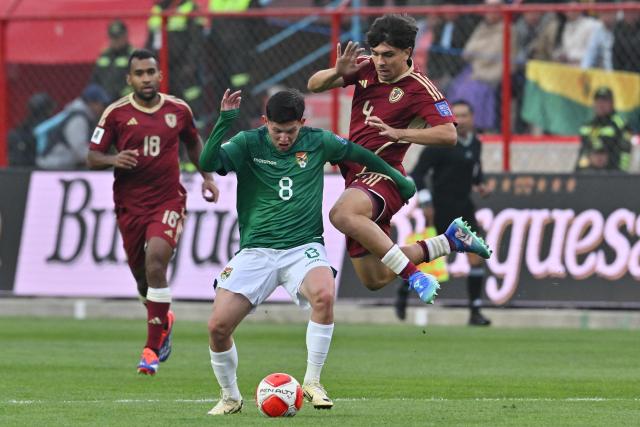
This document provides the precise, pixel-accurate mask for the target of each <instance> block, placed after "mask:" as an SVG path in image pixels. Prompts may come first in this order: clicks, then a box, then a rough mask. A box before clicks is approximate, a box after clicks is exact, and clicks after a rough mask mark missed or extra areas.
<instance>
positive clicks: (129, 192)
mask: <svg viewBox="0 0 640 427" xmlns="http://www.w3.org/2000/svg"><path fill="white" fill-rule="evenodd" d="M180 140H182V141H183V142H184V143H186V144H187V145H189V146H191V145H192V144H195V143H197V142H198V132H197V130H196V127H195V123H194V120H193V114H192V112H191V109H190V108H189V106H188V105H187V103H186V102H184V101H182V100H181V99H178V98H175V97H173V96H170V95H166V94H162V93H161V94H160V103H159V104H158V105H156V106H155V107H153V108H145V107H143V106H142V105H140V104H138V103H136V102H135V100H134V98H133V94H131V95H129V96H126V97H124V98H122V99H120V100H118V101H116V102H114V103H113V104H111V105H110V106H109V107H108V108H107V109H106V110H105V112H104V114H103V115H102V118H101V119H100V122H99V123H98V126H97V127H96V129H95V130H94V132H93V136H92V137H91V144H89V146H90V149H91V150H96V151H101V152H103V153H106V152H108V151H109V149H110V148H111V146H113V147H115V148H116V150H117V151H122V150H137V151H138V164H137V166H136V167H134V168H132V169H121V168H116V169H115V170H114V176H115V181H114V183H113V199H114V202H115V205H116V208H124V209H126V211H127V212H130V213H132V214H134V215H142V214H148V213H149V212H150V211H154V210H155V209H157V208H158V206H160V205H162V204H163V203H164V202H166V201H168V200H172V199H177V198H182V199H184V197H185V194H186V191H185V190H184V188H183V187H182V185H181V184H180V162H179V156H178V148H179V145H180Z"/></svg>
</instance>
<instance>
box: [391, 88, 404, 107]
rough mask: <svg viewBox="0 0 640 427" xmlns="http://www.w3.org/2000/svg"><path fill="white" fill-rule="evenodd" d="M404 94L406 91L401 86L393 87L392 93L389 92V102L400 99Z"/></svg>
mask: <svg viewBox="0 0 640 427" xmlns="http://www.w3.org/2000/svg"><path fill="white" fill-rule="evenodd" d="M403 96H404V91H403V90H402V89H400V88H399V87H394V88H393V89H391V93H390V94H389V102H390V103H392V104H393V103H396V102H398V101H400V99H401V98H402V97H403Z"/></svg>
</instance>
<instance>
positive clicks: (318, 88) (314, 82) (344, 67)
mask: <svg viewBox="0 0 640 427" xmlns="http://www.w3.org/2000/svg"><path fill="white" fill-rule="evenodd" d="M336 50H337V54H336V66H335V67H333V68H328V69H326V70H320V71H318V72H316V73H315V74H314V75H313V76H311V78H309V81H308V82H307V88H308V89H309V90H310V91H311V92H315V93H318V92H324V91H325V90H329V89H334V88H337V87H342V86H343V85H344V79H343V77H345V76H349V75H351V74H354V73H357V72H358V70H360V69H361V68H362V67H364V66H365V65H367V63H368V62H369V61H368V60H365V61H362V62H360V63H358V62H357V59H358V56H359V55H360V54H361V53H362V52H363V51H364V49H363V48H361V47H359V45H358V43H357V42H352V41H350V42H349V43H347V46H346V47H345V48H344V52H342V48H341V46H340V43H338V45H337V46H336Z"/></svg>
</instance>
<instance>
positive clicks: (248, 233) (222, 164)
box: [200, 90, 415, 415]
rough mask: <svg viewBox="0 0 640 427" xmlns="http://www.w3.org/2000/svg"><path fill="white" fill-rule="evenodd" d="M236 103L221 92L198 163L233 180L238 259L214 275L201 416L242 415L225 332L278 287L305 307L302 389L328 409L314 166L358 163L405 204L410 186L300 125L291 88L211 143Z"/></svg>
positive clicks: (323, 260) (324, 275)
mask: <svg viewBox="0 0 640 427" xmlns="http://www.w3.org/2000/svg"><path fill="white" fill-rule="evenodd" d="M240 102H241V94H240V91H238V92H234V93H230V92H229V90H227V91H226V92H225V94H224V96H223V98H222V102H221V113H220V117H219V118H218V121H217V123H216V126H215V128H214V129H213V131H212V133H211V135H210V136H209V138H208V140H207V143H206V145H205V147H204V150H203V152H202V155H201V156H200V164H201V165H202V168H203V169H204V170H206V171H209V172H213V171H215V172H217V173H218V174H222V175H224V174H226V173H227V172H232V171H233V172H235V173H236V177H237V180H238V190H237V209H238V222H239V227H240V252H238V253H237V254H236V256H235V257H234V258H233V259H232V260H231V261H229V263H228V264H227V266H226V267H225V268H224V269H223V270H222V272H220V274H219V275H218V276H217V277H216V282H215V283H216V298H215V301H214V303H213V311H212V314H211V317H210V318H209V324H208V328H209V345H210V354H211V366H212V367H213V372H214V374H215V376H216V379H217V380H218V383H219V384H220V387H221V389H222V391H221V399H220V401H219V402H218V403H217V404H216V405H215V406H214V407H213V409H211V411H209V414H210V415H224V414H232V413H235V412H239V411H240V410H241V409H242V396H241V394H240V391H239V390H238V385H237V382H236V369H237V366H238V353H237V351H236V347H235V343H234V340H233V337H232V334H233V331H234V330H235V328H236V327H237V326H238V324H240V322H241V321H242V319H244V318H245V316H247V314H249V312H250V311H251V310H252V309H254V308H255V307H256V306H257V305H259V304H260V303H262V302H263V301H264V300H266V299H267V298H268V297H269V295H271V293H272V292H273V291H274V290H275V289H276V288H277V287H278V286H279V285H281V286H283V287H284V288H285V289H286V290H287V292H288V293H289V295H290V296H291V298H292V300H293V301H294V302H295V303H296V304H297V305H299V306H301V307H305V308H306V307H309V306H310V307H311V317H310V320H309V324H308V327H307V336H306V342H307V351H308V356H307V371H306V374H305V376H304V381H303V386H302V387H303V390H304V395H305V398H306V399H307V400H309V401H310V402H311V403H312V404H313V406H314V407H315V408H317V409H329V408H331V407H332V406H333V402H332V401H331V399H330V398H329V397H328V396H327V393H326V391H325V390H324V388H323V386H322V385H321V384H320V372H321V370H322V367H323V365H324V362H325V360H326V358H327V354H328V352H329V346H330V344H331V336H332V334H333V301H334V299H335V281H334V275H333V272H332V270H331V266H330V265H329V262H328V261H327V255H326V250H325V247H324V242H323V237H322V235H323V227H322V193H323V185H324V165H325V163H326V162H332V163H336V162H340V161H343V160H349V161H352V162H357V163H360V164H363V165H365V166H367V167H368V168H369V169H370V170H372V171H375V172H378V173H381V174H384V175H385V176H389V177H390V178H391V179H392V180H393V181H394V182H395V183H396V185H397V186H398V191H399V192H400V194H401V195H402V197H403V198H404V199H405V200H408V199H409V198H410V197H411V196H412V195H413V194H414V193H415V186H414V184H413V182H412V181H410V180H408V179H406V178H405V177H403V176H402V174H401V173H400V172H398V171H397V170H395V169H393V168H392V167H391V166H389V165H388V164H387V163H386V162H385V161H384V160H382V159H380V158H379V157H378V156H376V155H375V154H373V153H372V152H370V151H369V150H367V149H365V148H362V147H360V146H358V145H356V144H353V143H351V142H349V141H347V140H345V139H343V138H341V137H339V136H337V135H335V134H334V133H332V132H329V131H326V130H322V129H314V128H310V127H306V126H304V122H305V120H304V118H303V113H304V98H303V96H302V94H300V92H298V91H296V90H284V91H281V92H278V93H276V94H275V95H273V96H272V97H271V98H269V100H268V101H267V106H266V117H265V116H263V121H264V124H265V125H264V126H262V127H260V128H258V129H253V130H250V131H245V132H240V133H238V134H237V135H236V136H234V137H233V138H231V140H229V142H228V143H226V144H224V145H221V143H222V139H223V137H224V134H225V132H226V131H227V130H228V128H229V127H230V125H231V123H232V122H233V120H234V118H235V117H237V116H238V112H239V107H240Z"/></svg>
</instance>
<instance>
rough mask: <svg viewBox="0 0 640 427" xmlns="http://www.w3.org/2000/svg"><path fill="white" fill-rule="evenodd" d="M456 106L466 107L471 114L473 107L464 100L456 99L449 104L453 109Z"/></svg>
mask: <svg viewBox="0 0 640 427" xmlns="http://www.w3.org/2000/svg"><path fill="white" fill-rule="evenodd" d="M456 105H464V106H465V107H467V108H468V109H469V112H470V113H471V114H473V107H472V106H471V104H469V103H468V102H467V101H465V100H464V99H456V100H455V101H453V102H452V103H451V107H452V108H453V107H455V106H456Z"/></svg>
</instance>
